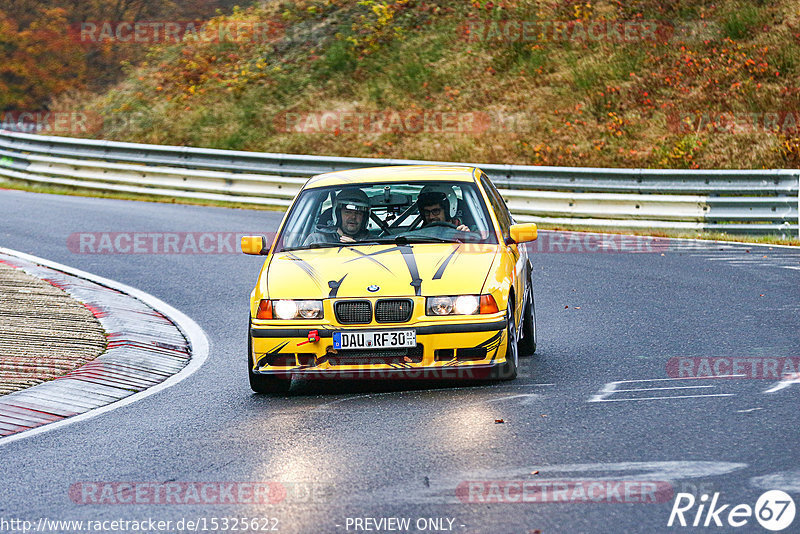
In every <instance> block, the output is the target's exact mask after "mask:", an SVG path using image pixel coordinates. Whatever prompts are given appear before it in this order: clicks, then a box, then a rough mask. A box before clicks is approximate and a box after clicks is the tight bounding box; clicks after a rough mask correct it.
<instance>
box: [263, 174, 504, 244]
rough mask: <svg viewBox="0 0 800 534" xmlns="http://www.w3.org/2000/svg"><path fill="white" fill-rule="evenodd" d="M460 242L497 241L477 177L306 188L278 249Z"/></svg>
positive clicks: (290, 214)
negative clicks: (451, 180) (475, 178)
mask: <svg viewBox="0 0 800 534" xmlns="http://www.w3.org/2000/svg"><path fill="white" fill-rule="evenodd" d="M455 242H462V243H490V244H497V236H496V234H495V230H494V227H493V225H492V223H491V219H490V218H489V214H488V211H487V209H486V205H485V203H484V201H483V197H482V196H481V195H480V193H479V191H478V188H477V187H476V186H475V184H474V183H471V182H443V181H430V182H413V183H371V184H360V185H357V186H356V185H349V184H348V185H343V186H339V187H325V188H314V189H306V190H304V191H302V192H301V193H300V195H299V196H298V198H297V201H296V202H295V203H294V205H293V206H292V209H291V211H290V213H289V216H288V218H287V220H286V224H285V225H284V227H283V230H282V231H281V235H280V237H279V239H278V246H277V248H276V249H275V250H276V252H280V251H284V250H298V249H308V248H324V247H339V246H354V245H370V244H376V243H455Z"/></svg>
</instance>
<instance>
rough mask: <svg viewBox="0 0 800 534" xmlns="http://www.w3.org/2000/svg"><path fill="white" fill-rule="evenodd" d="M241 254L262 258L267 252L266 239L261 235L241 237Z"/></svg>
mask: <svg viewBox="0 0 800 534" xmlns="http://www.w3.org/2000/svg"><path fill="white" fill-rule="evenodd" d="M242 252H244V253H245V254H251V255H253V256H263V255H264V254H267V253H268V252H269V247H268V245H267V238H266V237H264V236H263V235H245V236H242Z"/></svg>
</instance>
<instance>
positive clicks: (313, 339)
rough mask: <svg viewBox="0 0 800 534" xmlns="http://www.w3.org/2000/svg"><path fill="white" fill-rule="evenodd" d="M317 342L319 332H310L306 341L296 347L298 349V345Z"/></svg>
mask: <svg viewBox="0 0 800 534" xmlns="http://www.w3.org/2000/svg"><path fill="white" fill-rule="evenodd" d="M317 341H319V331H318V330H311V331H310V332H309V333H308V341H301V342H300V343H298V344H297V346H298V347H299V346H300V345H305V344H306V343H316V342H317Z"/></svg>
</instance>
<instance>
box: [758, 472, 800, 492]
mask: <svg viewBox="0 0 800 534" xmlns="http://www.w3.org/2000/svg"><path fill="white" fill-rule="evenodd" d="M750 485H751V486H753V487H756V488H758V489H762V490H773V489H779V490H783V491H788V492H790V493H800V470H796V471H778V472H777V473H771V474H769V475H763V476H760V477H753V478H751V479H750Z"/></svg>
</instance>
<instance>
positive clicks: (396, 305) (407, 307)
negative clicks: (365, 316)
mask: <svg viewBox="0 0 800 534" xmlns="http://www.w3.org/2000/svg"><path fill="white" fill-rule="evenodd" d="M413 311H414V302H413V301H412V300H411V299H381V300H379V301H378V302H377V303H376V304H375V320H376V321H378V322H379V323H405V322H407V321H408V320H410V319H411V313H412V312H413Z"/></svg>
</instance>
